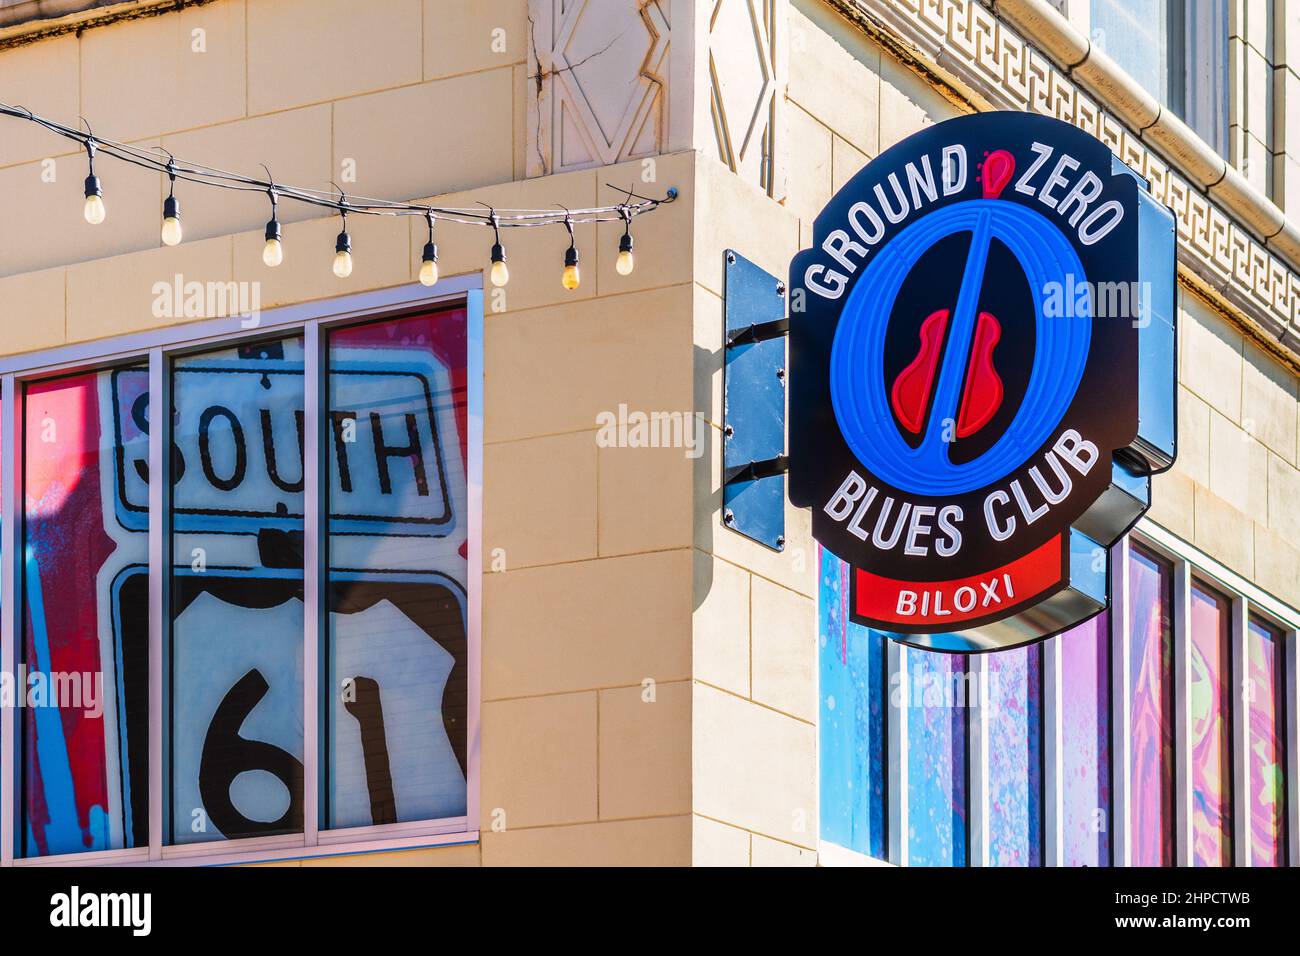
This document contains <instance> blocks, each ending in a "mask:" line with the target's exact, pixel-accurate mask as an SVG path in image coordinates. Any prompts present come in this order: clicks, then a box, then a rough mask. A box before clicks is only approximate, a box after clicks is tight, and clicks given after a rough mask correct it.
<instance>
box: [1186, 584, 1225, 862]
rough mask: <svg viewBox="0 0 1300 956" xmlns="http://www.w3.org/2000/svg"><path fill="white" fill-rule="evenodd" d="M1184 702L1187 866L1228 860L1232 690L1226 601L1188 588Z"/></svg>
mask: <svg viewBox="0 0 1300 956" xmlns="http://www.w3.org/2000/svg"><path fill="white" fill-rule="evenodd" d="M1191 628H1192V630H1191V635H1190V637H1191V640H1190V641H1189V642H1188V647H1189V649H1190V652H1191V676H1190V683H1189V687H1188V696H1189V697H1190V698H1191V699H1190V700H1189V701H1188V705H1189V706H1190V708H1191V723H1190V734H1191V740H1190V741H1189V746H1190V747H1191V770H1192V864H1193V865H1195V866H1230V865H1231V864H1232V758H1231V750H1230V744H1231V742H1232V725H1231V721H1232V704H1231V700H1230V696H1231V693H1232V674H1231V667H1232V665H1231V653H1230V647H1229V643H1228V602H1227V600H1225V599H1224V598H1223V597H1222V596H1221V595H1218V594H1216V593H1214V592H1213V591H1211V590H1210V589H1209V588H1206V587H1203V586H1202V585H1200V584H1196V585H1193V586H1192V606H1191Z"/></svg>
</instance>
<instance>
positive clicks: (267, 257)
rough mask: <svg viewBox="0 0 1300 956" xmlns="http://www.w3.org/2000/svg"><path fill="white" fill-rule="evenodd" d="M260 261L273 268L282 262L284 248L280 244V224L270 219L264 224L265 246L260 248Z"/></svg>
mask: <svg viewBox="0 0 1300 956" xmlns="http://www.w3.org/2000/svg"><path fill="white" fill-rule="evenodd" d="M262 261H263V262H264V263H266V265H268V266H271V267H275V266H278V265H279V264H280V263H281V262H283V261H284V247H283V246H282V245H281V244H280V223H279V220H276V219H272V220H271V221H270V222H268V223H267V224H266V245H264V246H262Z"/></svg>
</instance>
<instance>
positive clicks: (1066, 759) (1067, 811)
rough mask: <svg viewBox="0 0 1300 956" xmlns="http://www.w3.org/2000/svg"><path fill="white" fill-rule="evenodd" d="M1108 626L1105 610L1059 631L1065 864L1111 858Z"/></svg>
mask: <svg viewBox="0 0 1300 956" xmlns="http://www.w3.org/2000/svg"><path fill="white" fill-rule="evenodd" d="M1110 641H1111V636H1110V628H1109V626H1108V622H1107V620H1106V615H1104V614H1099V615H1098V616H1097V617H1094V618H1093V619H1092V620H1090V621H1085V622H1084V623H1083V624H1080V625H1079V626H1078V627H1075V628H1073V629H1071V630H1070V631H1068V632H1066V633H1065V634H1062V635H1061V637H1060V638H1059V641H1058V643H1059V645H1060V667H1061V673H1062V675H1066V674H1068V675H1069V680H1064V679H1062V681H1061V790H1062V795H1061V820H1062V844H1063V845H1062V856H1061V862H1062V863H1063V864H1064V865H1065V866H1109V865H1110V862H1111V837H1110V834H1111V827H1112V824H1113V820H1112V817H1111V806H1112V804H1111V773H1110V765H1111V753H1112V749H1111V739H1110V727H1111V720H1110V714H1111V696H1110V667H1111V661H1110Z"/></svg>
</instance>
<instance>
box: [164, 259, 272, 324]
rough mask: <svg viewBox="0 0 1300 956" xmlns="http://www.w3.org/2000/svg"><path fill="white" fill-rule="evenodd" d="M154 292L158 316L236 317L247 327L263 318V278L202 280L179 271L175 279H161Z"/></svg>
mask: <svg viewBox="0 0 1300 956" xmlns="http://www.w3.org/2000/svg"><path fill="white" fill-rule="evenodd" d="M150 291H151V292H152V293H153V317H154V318H155V319H227V318H229V319H233V318H238V319H239V324H240V325H241V326H243V327H244V328H246V329H251V328H256V327H257V326H258V325H260V324H261V321H262V284H261V283H260V282H234V281H230V282H219V281H206V282H200V281H198V280H196V279H190V280H188V281H187V280H186V279H185V277H184V276H183V275H181V273H179V272H178V273H176V275H174V276H173V277H172V279H171V281H170V282H169V281H166V280H160V281H158V282H155V283H154V284H153V287H152V288H151V289H150Z"/></svg>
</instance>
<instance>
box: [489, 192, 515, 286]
mask: <svg viewBox="0 0 1300 956" xmlns="http://www.w3.org/2000/svg"><path fill="white" fill-rule="evenodd" d="M490 216H491V221H492V235H493V236H494V237H495V238H496V241H495V242H493V243H492V269H491V271H490V272H489V273H488V277H489V279H491V281H492V284H493V285H494V286H496V287H497V288H498V289H504V288H505V285H506V283H507V282H509V281H510V270H509V269H508V268H506V247H505V246H503V245H501V230H500V229H499V228H498V226H499V221H498V219H497V214H496V210H495V209H494V210H492V211H491V213H490Z"/></svg>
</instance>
